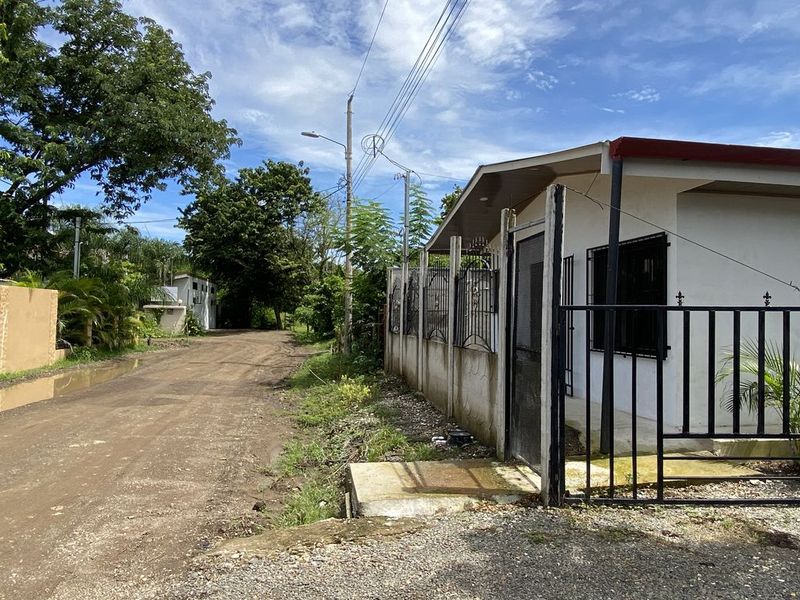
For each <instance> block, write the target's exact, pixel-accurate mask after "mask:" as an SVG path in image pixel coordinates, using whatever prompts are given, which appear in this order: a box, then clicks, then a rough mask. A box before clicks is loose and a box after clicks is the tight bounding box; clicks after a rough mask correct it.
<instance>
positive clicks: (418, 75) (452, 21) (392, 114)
mask: <svg viewBox="0 0 800 600" xmlns="http://www.w3.org/2000/svg"><path fill="white" fill-rule="evenodd" d="M469 2H470V0H447V2H445V5H444V8H443V9H442V12H441V14H440V15H439V18H438V20H437V21H436V24H435V25H434V27H433V29H432V31H431V33H430V35H429V36H428V39H427V41H426V42H425V45H424V46H423V48H422V50H421V51H420V53H419V56H418V57H417V60H416V61H415V63H414V66H412V68H411V70H410V71H409V72H408V75H406V78H405V81H404V82H403V84H402V85H401V86H400V89H399V90H398V92H397V94H396V95H395V98H394V100H393V101H392V103H391V105H390V107H389V110H388V111H387V113H386V115H385V116H384V118H383V120H382V121H381V124H380V125H379V127H378V135H379V136H381V137H382V138H383V140H384V144H385V143H388V141H389V140H390V139H391V137H392V136H393V135H394V133H395V131H396V130H397V127H398V126H399V124H400V121H402V119H403V117H404V116H405V115H406V113H407V112H408V110H409V108H410V107H411V104H412V103H413V102H414V100H415V99H416V97H417V95H418V94H419V91H420V89H421V87H422V85H423V83H424V82H425V80H426V79H427V77H428V75H429V74H430V71H431V69H432V68H433V66H434V65H435V63H436V61H437V59H438V58H439V56H440V55H441V52H442V50H443V48H444V46H445V44H446V43H447V41H448V40H449V39H450V38H451V37H452V35H453V32H454V31H455V28H456V26H457V25H458V23H459V22H460V20H461V18H462V17H463V15H464V11H465V10H466V8H467V6H468V5H469ZM376 159H377V155H373V156H371V157H369V156H367V155H363V156H362V158H361V159H360V160H359V163H358V165H357V167H356V174H355V176H354V181H355V186H356V187H358V186H359V185H360V184H361V182H362V181H363V180H364V178H365V177H366V176H367V173H368V172H369V171H370V169H371V168H372V166H373V164H374V163H375V161H376Z"/></svg>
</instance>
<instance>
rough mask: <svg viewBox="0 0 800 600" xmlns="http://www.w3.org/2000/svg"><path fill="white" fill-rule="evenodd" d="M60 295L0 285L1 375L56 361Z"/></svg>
mask: <svg viewBox="0 0 800 600" xmlns="http://www.w3.org/2000/svg"><path fill="white" fill-rule="evenodd" d="M57 319H58V292H57V291H56V290H43V289H37V288H25V287H18V286H8V285H0V372H10V371H22V370H25V369H35V368H36V367H42V366H44V365H48V364H50V363H52V362H54V361H55V360H56V322H57Z"/></svg>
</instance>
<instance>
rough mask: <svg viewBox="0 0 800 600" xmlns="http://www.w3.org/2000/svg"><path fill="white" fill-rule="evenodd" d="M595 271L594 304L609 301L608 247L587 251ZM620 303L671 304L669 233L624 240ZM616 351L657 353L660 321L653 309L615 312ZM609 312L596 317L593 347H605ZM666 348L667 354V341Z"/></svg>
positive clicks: (619, 274)
mask: <svg viewBox="0 0 800 600" xmlns="http://www.w3.org/2000/svg"><path fill="white" fill-rule="evenodd" d="M587 259H588V261H590V262H587V264H590V265H591V267H589V268H590V269H591V274H592V286H591V290H592V304H606V279H607V274H606V269H607V265H608V246H602V247H599V248H592V249H590V250H588V251H587ZM616 303H617V304H649V305H660V306H664V305H666V304H667V235H666V234H663V233H660V234H657V235H652V236H646V237H641V238H636V239H632V240H628V241H625V242H620V245H619V270H618V280H617V302H616ZM614 322H615V327H614V350H615V351H616V352H623V353H625V354H631V353H634V352H635V353H636V354H639V355H645V356H654V355H655V354H656V348H657V341H656V340H657V337H658V323H657V318H656V313H655V312H654V311H652V310H641V311H636V310H627V311H623V312H621V313H620V312H618V313H616V315H615V319H614ZM604 336H605V315H604V314H599V313H598V314H594V315H593V318H592V348H593V349H595V350H602V349H603V348H604ZM662 350H663V352H664V353H666V350H667V345H666V340H664V341H663V347H662Z"/></svg>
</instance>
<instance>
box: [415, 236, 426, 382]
mask: <svg viewBox="0 0 800 600" xmlns="http://www.w3.org/2000/svg"><path fill="white" fill-rule="evenodd" d="M427 277H428V252H427V250H425V249H422V250H420V253H419V278H418V279H417V391H418V392H419V393H420V394H424V393H425V377H424V375H423V374H422V369H423V365H424V364H425V361H424V357H423V352H424V348H425V281H426V279H427Z"/></svg>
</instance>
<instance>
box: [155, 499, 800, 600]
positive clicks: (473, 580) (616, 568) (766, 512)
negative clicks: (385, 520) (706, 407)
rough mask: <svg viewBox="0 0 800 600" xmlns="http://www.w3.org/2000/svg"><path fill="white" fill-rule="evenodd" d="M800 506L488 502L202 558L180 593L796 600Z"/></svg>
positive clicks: (225, 599) (212, 598) (239, 598)
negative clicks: (348, 533) (386, 529)
mask: <svg viewBox="0 0 800 600" xmlns="http://www.w3.org/2000/svg"><path fill="white" fill-rule="evenodd" d="M798 517H800V511H798V509H794V508H791V509H787V508H775V509H770V508H764V509H759V508H733V509H713V508H687V507H678V508H658V507H653V508H650V509H632V510H628V509H620V508H610V509H609V508H603V509H590V510H587V509H560V510H542V509H539V508H510V509H499V508H494V509H487V510H483V511H477V512H472V513H464V514H460V515H453V516H446V517H439V518H429V519H426V520H425V527H424V528H422V530H420V531H416V532H414V533H409V534H407V535H403V536H396V537H390V538H384V537H379V538H376V539H372V540H369V539H368V540H367V541H366V542H363V541H362V542H361V543H356V542H346V543H342V544H334V545H330V544H329V545H325V546H322V547H316V548H303V547H302V546H298V547H297V548H295V549H294V550H291V551H288V552H282V553H280V554H278V555H276V556H271V557H268V558H261V557H258V556H253V555H252V554H250V553H247V552H245V553H241V552H236V553H231V554H229V555H227V556H214V557H208V558H207V559H205V560H203V561H200V563H199V564H198V565H197V566H196V568H195V570H194V571H193V572H192V574H191V575H190V577H189V578H188V579H187V581H185V582H183V583H181V584H180V585H178V586H177V587H176V588H174V590H173V592H172V595H171V596H170V597H171V598H174V599H175V600H187V599H190V598H202V599H207V600H234V599H235V600H243V599H250V598H259V599H276V600H277V599H295V598H315V599H317V598H320V599H336V600H339V599H345V598H357V599H376V600H377V599H388V598H402V599H404V600H409V599H419V600H422V599H429V598H448V599H454V600H462V599H463V600H475V599H490V598H491V599H494V598H497V599H504V600H507V599H520V600H522V599H526V600H527V599H534V598H535V599H540V598H541V599H561V598H564V599H570V600H573V599H575V598H589V599H609V600H611V599H614V600H617V599H628V598H630V599H632V600H641V599H645V598H652V599H666V598H685V599H687V600H688V599H696V598H764V599H766V598H769V599H775V598H795V597H797V594H798V593H800V568H799V567H800V564H799V563H800V553H799V552H798V548H800V545H798V542H799V541H800V538H798V537H797V534H798V533H800V520H799V519H798Z"/></svg>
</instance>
